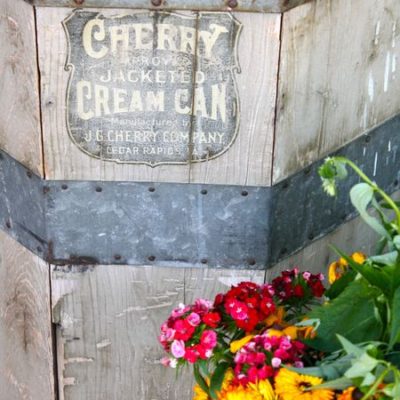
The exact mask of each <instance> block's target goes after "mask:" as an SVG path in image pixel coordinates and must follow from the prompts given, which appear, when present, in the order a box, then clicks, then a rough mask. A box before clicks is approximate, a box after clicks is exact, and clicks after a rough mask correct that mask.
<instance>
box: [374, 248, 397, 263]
mask: <svg viewBox="0 0 400 400" xmlns="http://www.w3.org/2000/svg"><path fill="white" fill-rule="evenodd" d="M398 255H399V253H398V251H391V252H390V253H385V254H380V255H378V256H372V257H370V258H369V260H371V261H373V262H375V263H378V264H383V265H394V264H396V261H397V257H398Z"/></svg>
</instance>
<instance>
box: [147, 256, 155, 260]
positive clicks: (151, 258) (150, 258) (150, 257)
mask: <svg viewBox="0 0 400 400" xmlns="http://www.w3.org/2000/svg"><path fill="white" fill-rule="evenodd" d="M155 259H156V258H155V257H154V256H149V258H148V260H149V261H155Z"/></svg>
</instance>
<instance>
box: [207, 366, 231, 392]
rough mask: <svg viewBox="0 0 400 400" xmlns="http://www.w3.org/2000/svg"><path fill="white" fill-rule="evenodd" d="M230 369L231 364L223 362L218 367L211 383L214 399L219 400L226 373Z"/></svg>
mask: <svg viewBox="0 0 400 400" xmlns="http://www.w3.org/2000/svg"><path fill="white" fill-rule="evenodd" d="M228 368H229V363H227V362H222V363H220V364H218V365H217V368H215V371H214V373H213V375H212V377H211V381H210V394H211V396H212V397H213V398H217V397H218V395H217V392H218V391H220V390H221V386H222V382H223V381H224V377H225V373H226V371H227V369H228Z"/></svg>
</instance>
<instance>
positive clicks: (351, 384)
mask: <svg viewBox="0 0 400 400" xmlns="http://www.w3.org/2000/svg"><path fill="white" fill-rule="evenodd" d="M347 166H349V167H351V168H352V169H353V170H354V171H355V172H356V173H357V174H358V175H359V176H360V177H361V179H362V182H361V183H358V184H357V185H355V186H354V187H353V188H352V189H351V191H350V197H351V200H352V203H353V205H354V206H355V207H356V209H357V210H358V212H359V213H360V215H361V217H362V218H363V219H364V220H365V222H366V223H367V224H368V225H369V226H370V227H371V228H372V229H374V230H375V231H377V232H378V233H379V234H380V236H381V239H380V241H379V243H378V244H379V246H378V250H377V254H376V255H373V256H370V257H366V256H365V255H364V254H362V253H359V252H356V253H353V254H352V255H347V254H344V253H342V252H341V251H340V250H337V249H336V251H337V252H338V253H339V255H340V259H339V260H338V261H336V262H334V263H332V264H331V265H330V267H329V271H328V278H329V283H330V286H329V287H328V288H325V286H324V284H323V283H324V276H323V275H322V274H312V273H310V272H307V271H306V272H301V271H300V270H299V269H298V268H295V269H293V270H290V271H284V272H283V273H282V274H281V275H280V276H278V277H276V278H275V279H273V280H272V282H270V283H266V284H263V285H258V284H255V283H252V282H241V283H239V284H238V285H236V286H232V287H231V288H230V290H228V291H227V292H226V293H220V294H218V295H217V296H216V297H215V299H214V300H213V301H209V300H206V299H197V300H196V301H195V302H194V304H191V305H183V304H180V305H179V306H178V307H177V308H176V309H174V310H173V311H172V313H171V315H170V316H169V318H168V319H167V320H166V321H165V322H164V323H163V324H162V326H161V334H160V336H159V340H160V343H161V344H162V346H163V348H164V349H165V351H166V352H167V353H168V356H166V357H165V358H164V359H163V360H162V362H163V364H164V365H165V366H168V367H172V368H177V369H178V370H179V369H180V368H182V367H183V366H185V365H192V366H193V372H194V377H195V380H196V383H197V384H196V386H195V387H194V397H193V400H210V399H215V400H351V399H359V400H360V399H361V400H367V399H382V400H383V399H397V400H399V399H400V209H399V203H397V202H396V201H395V200H393V199H392V198H391V197H390V196H389V195H387V194H386V193H385V192H384V191H382V190H381V189H380V188H379V187H378V186H377V185H376V184H375V183H374V182H372V181H371V180H370V179H369V178H368V177H367V176H366V175H365V174H364V173H363V172H362V171H361V170H360V169H359V168H358V167H357V166H356V165H354V164H353V163H352V162H351V161H349V160H348V159H345V158H340V157H336V158H329V159H327V160H326V162H325V163H324V165H323V166H322V167H321V168H320V171H319V173H320V175H321V177H322V180H323V187H324V189H325V190H326V191H327V193H328V194H330V195H335V194H336V191H337V181H338V180H340V179H344V178H345V177H346V176H347V169H346V167H347ZM371 209H374V214H371V212H370V210H371Z"/></svg>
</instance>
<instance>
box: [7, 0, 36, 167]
mask: <svg viewBox="0 0 400 400" xmlns="http://www.w3.org/2000/svg"><path fill="white" fill-rule="evenodd" d="M0 100H1V107H0V148H1V149H2V150H5V151H7V152H8V153H9V154H10V155H12V156H13V157H14V158H16V159H17V160H18V161H20V162H22V163H23V164H24V165H25V166H26V167H28V168H30V169H31V170H32V171H33V172H35V173H36V174H38V175H42V172H43V168H42V150H41V130H40V113H39V81H38V72H37V59H36V37H35V18H34V9H33V7H32V6H29V5H28V4H27V3H25V2H23V1H16V0H1V2H0Z"/></svg>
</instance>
